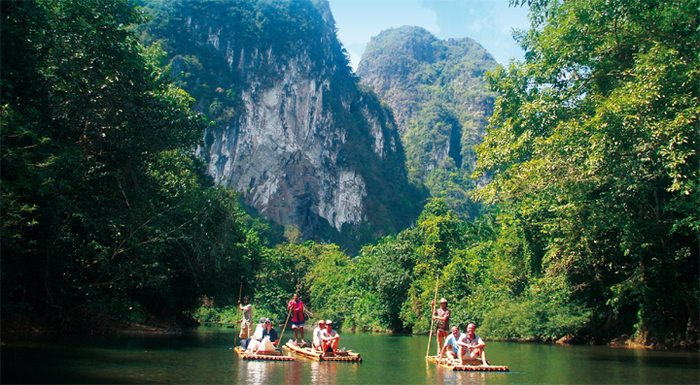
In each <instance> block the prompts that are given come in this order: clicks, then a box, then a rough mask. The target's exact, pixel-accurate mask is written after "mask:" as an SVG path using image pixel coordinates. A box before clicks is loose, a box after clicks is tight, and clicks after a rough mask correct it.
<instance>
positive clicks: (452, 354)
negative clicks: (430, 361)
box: [438, 326, 462, 362]
mask: <svg viewBox="0 0 700 385" xmlns="http://www.w3.org/2000/svg"><path fill="white" fill-rule="evenodd" d="M461 337H462V334H461V333H460V332H459V328H458V327H457V326H453V327H452V333H451V334H450V335H449V336H447V338H445V343H444V344H443V345H442V349H441V350H440V355H439V356H438V361H442V359H443V358H444V357H445V352H447V358H448V359H449V360H450V362H455V361H456V360H459V359H460V356H459V353H460V349H459V344H458V342H459V339H460V338H461ZM448 348H450V349H449V350H448Z"/></svg>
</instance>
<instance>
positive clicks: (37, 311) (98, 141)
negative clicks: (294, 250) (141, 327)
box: [0, 0, 264, 329]
mask: <svg viewBox="0 0 700 385" xmlns="http://www.w3.org/2000/svg"><path fill="white" fill-rule="evenodd" d="M141 21H142V18H141V15H140V13H139V12H138V11H137V8H135V7H134V6H133V4H132V3H130V2H128V1H112V0H109V1H90V2H83V1H71V2H66V1H53V0H45V1H22V2H14V1H12V2H2V76H1V81H2V111H1V114H2V142H1V150H2V151H1V152H2V183H1V185H0V186H1V189H2V207H1V209H2V239H1V245H2V313H3V319H5V320H7V318H6V317H7V316H10V315H11V316H12V317H14V318H15V319H18V318H19V319H23V318H24V319H28V320H29V319H32V318H34V319H39V320H41V322H45V323H47V324H51V325H53V326H54V327H57V328H61V327H66V328H72V327H81V326H82V325H84V326H85V328H87V329H99V328H100V327H101V325H102V324H103V323H105V324H106V323H108V322H112V321H113V320H117V321H147V320H151V321H153V322H160V321H161V320H162V321H168V322H169V321H172V320H174V319H179V318H185V317H183V310H186V309H194V308H196V306H198V304H199V298H200V296H201V295H203V294H208V295H211V296H214V297H219V298H222V299H225V298H226V297H230V296H232V294H231V293H232V292H234V291H235V290H234V289H232V288H233V287H236V286H237V281H235V280H231V279H229V277H232V276H233V277H235V276H240V275H241V274H239V273H238V272H240V271H247V270H248V269H250V266H251V263H253V262H254V261H256V259H257V258H258V257H259V250H258V249H259V248H260V243H259V237H258V235H257V234H258V231H257V230H254V228H256V226H257V225H254V221H253V220H252V219H251V218H250V217H249V216H247V215H246V214H245V213H244V211H243V210H242V208H241V207H240V205H239V203H238V200H237V197H236V195H235V194H234V193H232V192H230V191H227V190H224V189H220V188H215V187H212V186H211V183H210V182H209V181H208V179H207V177H206V175H205V173H204V166H203V164H202V162H201V161H200V160H199V159H197V158H196V157H195V156H194V145H195V144H196V143H197V142H198V140H199V139H200V138H201V133H202V131H203V130H204V128H205V126H206V122H205V120H204V117H203V116H202V115H200V114H197V113H194V112H193V111H192V110H191V106H192V104H193V103H194V100H193V99H192V98H191V97H190V96H189V95H188V94H187V93H185V92H184V91H182V90H181V89H179V88H177V87H175V86H173V85H172V84H171V83H170V82H169V81H168V76H167V74H166V73H165V72H164V71H163V70H162V64H163V63H162V62H161V60H162V58H163V52H162V51H160V50H159V49H158V47H149V48H146V47H143V46H141V45H140V44H139V43H138V41H137V38H136V36H135V35H134V33H133V31H132V27H133V25H134V24H136V23H139V22H141ZM262 228H264V225H263V227H262ZM234 272H235V273H234ZM98 315H99V316H100V317H98Z"/></svg>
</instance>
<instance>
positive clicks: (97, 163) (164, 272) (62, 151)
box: [0, 0, 700, 348]
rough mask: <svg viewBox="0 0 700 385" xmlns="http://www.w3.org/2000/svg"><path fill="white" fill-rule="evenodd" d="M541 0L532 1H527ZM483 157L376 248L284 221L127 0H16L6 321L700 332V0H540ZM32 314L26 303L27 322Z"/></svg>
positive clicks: (516, 335)
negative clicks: (242, 312)
mask: <svg viewBox="0 0 700 385" xmlns="http://www.w3.org/2000/svg"><path fill="white" fill-rule="evenodd" d="M513 3H514V5H516V6H520V5H521V4H520V3H525V1H524V0H523V1H520V0H517V1H513ZM527 3H528V5H529V7H530V14H531V22H532V27H531V29H530V30H529V31H524V32H522V33H521V34H520V35H519V39H520V42H521V43H522V45H523V47H524V48H525V49H526V58H525V61H524V62H515V63H512V64H511V65H510V66H508V67H507V68H504V67H498V68H497V69H496V70H495V71H493V72H492V73H490V75H489V81H490V84H491V87H492V89H493V90H494V91H495V92H497V94H498V95H499V96H498V97H497V99H496V103H495V108H494V114H493V117H492V118H491V120H490V123H489V128H488V131H487V134H486V137H485V139H484V142H483V144H482V145H481V146H480V147H479V148H478V150H477V157H478V159H477V169H476V172H475V175H474V177H475V178H479V177H485V178H486V179H487V180H488V183H486V184H485V185H483V186H482V187H480V188H479V189H478V190H476V191H475V192H474V193H473V198H474V199H476V200H478V201H479V202H481V203H482V204H484V208H485V209H484V210H485V212H484V214H483V215H481V216H480V217H479V218H475V219H471V220H465V219H462V218H460V217H458V216H457V215H456V214H455V213H454V212H453V211H451V210H450V208H449V205H448V204H447V203H446V202H445V200H444V199H439V198H436V199H432V200H430V201H428V202H427V204H426V205H425V208H424V210H423V212H422V214H421V216H420V217H419V219H418V220H417V222H416V223H415V224H414V225H413V226H411V227H410V228H408V229H405V230H403V231H401V232H400V233H398V234H396V235H391V236H387V237H385V238H383V239H381V240H380V241H378V242H376V243H374V244H368V245H365V246H364V247H363V248H362V249H361V251H360V252H359V253H358V254H357V255H355V256H349V255H346V254H345V253H343V252H342V251H341V250H340V248H339V247H337V246H335V245H332V244H319V243H315V242H310V241H308V242H301V243H300V242H293V241H295V239H294V237H290V242H287V243H282V244H277V245H272V244H270V243H269V240H270V239H272V237H271V236H270V231H269V230H268V226H267V225H266V224H265V223H264V222H262V221H261V220H258V219H255V218H253V217H251V216H250V215H248V214H246V213H245V211H244V209H243V207H242V205H241V204H240V203H239V201H238V199H237V196H236V194H235V193H233V192H231V191H228V190H225V189H222V188H219V187H215V186H213V185H212V184H211V182H210V181H209V179H208V177H207V176H206V174H205V170H204V166H203V164H202V161H201V160H200V159H199V158H197V157H196V156H195V154H194V148H195V146H196V144H197V143H198V142H199V140H201V138H202V133H203V131H204V129H205V127H206V124H207V120H206V119H205V117H204V116H202V115H200V114H197V113H194V112H193V110H192V106H193V105H194V103H195V101H194V100H193V99H192V98H191V97H190V96H189V95H188V94H187V93H185V92H184V91H183V90H181V89H179V88H177V87H176V86H174V85H173V84H172V83H171V81H170V77H169V75H168V73H167V71H165V70H164V69H163V68H164V67H163V64H164V62H163V60H164V58H165V57H166V55H165V53H164V52H163V51H162V50H161V49H160V48H159V47H158V46H149V47H144V46H142V45H141V44H140V43H139V42H138V39H137V36H136V34H135V33H134V28H135V26H136V25H138V24H139V23H142V22H143V18H142V14H141V13H140V12H139V8H135V7H134V5H133V4H132V3H130V2H128V1H126V0H124V1H114V0H109V1H107V0H103V1H91V2H82V1H70V2H67V1H59V0H37V1H23V2H2V3H0V4H1V6H2V9H1V11H2V24H1V28H2V30H1V31H0V32H1V36H2V47H1V49H2V50H1V54H2V58H1V60H2V66H1V78H0V81H1V82H2V83H1V86H2V87H1V88H2V94H1V97H2V110H1V111H0V113H1V114H2V115H1V118H2V127H1V128H2V137H1V140H2V141H1V143H0V144H1V155H2V169H1V171H2V183H1V184H0V188H1V191H2V201H1V205H2V206H1V207H0V208H1V210H2V226H1V230H2V234H1V236H2V238H1V239H0V241H1V247H2V249H1V252H2V277H1V278H2V320H3V329H2V332H3V333H4V334H5V333H10V332H12V331H21V330H22V328H23V327H24V328H27V327H28V326H29V325H33V324H42V325H44V326H47V325H50V327H51V328H57V329H60V330H80V331H82V332H85V331H87V330H93V331H94V330H99V329H100V328H101V327H103V326H105V325H111V324H112V323H113V322H117V323H125V322H141V323H150V324H158V323H172V322H173V321H179V322H180V324H183V323H186V322H188V321H190V320H192V319H194V318H198V319H201V320H222V321H224V322H231V321H235V320H236V319H237V318H238V313H237V312H236V310H235V302H236V299H237V296H238V292H239V288H240V287H241V285H242V287H243V290H242V291H243V294H247V295H250V296H252V297H253V304H254V306H255V312H256V315H268V316H273V317H275V318H276V319H277V320H278V321H279V322H281V321H283V320H284V318H285V316H286V311H285V308H284V303H285V302H286V301H287V300H288V299H289V298H290V297H291V295H292V293H294V292H299V293H300V294H301V296H302V299H304V300H305V301H306V302H307V304H308V306H309V307H310V309H311V310H313V312H314V316H315V318H321V317H331V318H333V319H336V320H338V321H339V322H340V323H342V325H343V327H344V328H351V327H354V328H357V329H360V330H392V331H410V332H418V333H420V332H426V331H427V329H428V328H429V324H428V322H429V311H430V300H431V299H432V298H433V295H434V290H435V288H436V287H437V289H438V293H439V295H440V296H441V297H446V298H448V300H449V301H450V307H451V309H452V311H453V314H454V315H453V322H455V323H464V322H467V321H470V322H476V323H478V324H479V325H480V334H482V335H483V336H484V337H488V338H505V339H516V340H536V341H551V340H555V339H558V338H560V337H564V336H572V337H573V339H574V340H578V341H593V342H601V343H602V342H607V341H610V340H611V339H614V338H618V337H622V336H627V337H629V338H631V339H632V340H634V341H636V342H639V343H644V344H649V345H656V346H686V347H687V346H690V347H695V348H697V346H698V327H699V325H698V319H699V316H700V315H699V314H698V312H699V307H700V304H699V301H700V292H699V287H698V284H699V282H698V269H699V268H700V267H699V266H698V260H699V258H700V256H699V255H698V233H699V230H700V219H699V218H698V207H700V202H699V198H700V197H699V195H698V186H697V184H698V180H700V175H699V173H700V172H699V171H698V124H699V122H698V118H699V116H700V102H699V99H700V87H699V86H700V84H698V79H699V76H698V75H699V71H700V60H698V48H697V47H699V46H700V34H699V33H698V30H699V29H698V28H699V25H700V24H699V21H698V13H697V9H698V5H699V3H698V1H697V0H686V1H670V2H669V1H666V2H660V1H659V2H656V1H645V0H644V1H643V0H637V1H632V0H627V1H622V0H619V1H609V0H606V1H603V0H594V1H590V0H585V1H583V0H581V1H567V2H558V1H547V0H540V1H536V0H533V1H528V2H527ZM8 322H9V323H8Z"/></svg>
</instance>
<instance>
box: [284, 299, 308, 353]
mask: <svg viewBox="0 0 700 385" xmlns="http://www.w3.org/2000/svg"><path fill="white" fill-rule="evenodd" d="M287 309H288V310H289V311H290V312H291V317H292V330H294V342H296V343H297V344H299V339H298V333H299V331H301V345H305V344H306V341H305V340H304V320H305V317H304V302H302V300H301V299H299V295H298V294H296V293H295V294H294V297H292V300H291V301H289V303H288V304H287Z"/></svg>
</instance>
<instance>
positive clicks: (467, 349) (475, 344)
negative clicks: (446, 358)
mask: <svg viewBox="0 0 700 385" xmlns="http://www.w3.org/2000/svg"><path fill="white" fill-rule="evenodd" d="M475 330H476V325H474V324H469V325H467V330H466V333H464V334H462V336H461V337H460V338H459V340H458V341H457V345H459V350H460V354H459V363H460V365H464V357H465V356H466V357H468V358H469V359H472V360H478V359H481V363H482V365H484V366H489V364H488V363H487V362H486V351H485V347H486V343H485V342H484V340H482V339H481V337H479V336H478V335H476V333H474V331H475Z"/></svg>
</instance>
